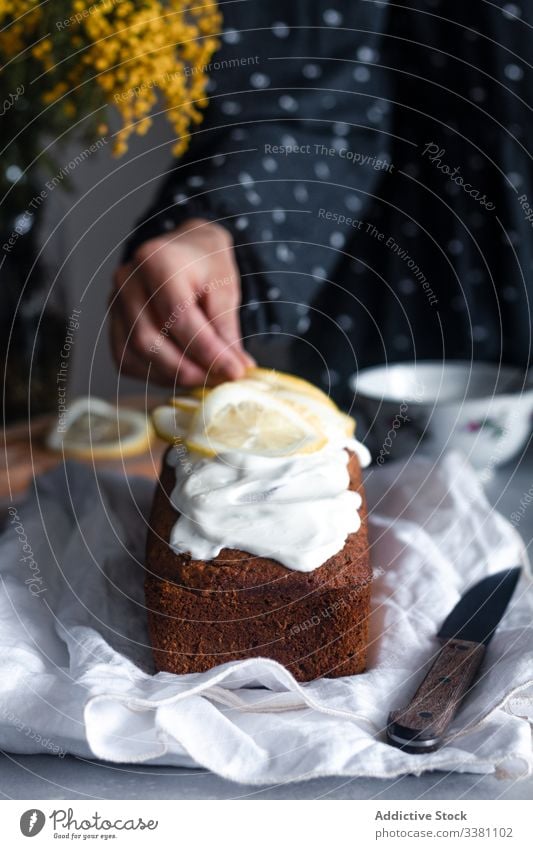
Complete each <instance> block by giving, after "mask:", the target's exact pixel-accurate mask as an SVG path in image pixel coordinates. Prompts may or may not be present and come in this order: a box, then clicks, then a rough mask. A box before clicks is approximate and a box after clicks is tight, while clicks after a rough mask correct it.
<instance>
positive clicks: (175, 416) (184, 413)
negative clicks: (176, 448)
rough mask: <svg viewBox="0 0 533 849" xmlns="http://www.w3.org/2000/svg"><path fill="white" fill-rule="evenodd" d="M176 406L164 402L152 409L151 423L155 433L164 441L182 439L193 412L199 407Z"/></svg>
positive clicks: (186, 431) (198, 405)
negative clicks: (185, 407)
mask: <svg viewBox="0 0 533 849" xmlns="http://www.w3.org/2000/svg"><path fill="white" fill-rule="evenodd" d="M199 407H200V404H197V405H196V406H195V408H194V409H191V408H187V409H184V408H183V407H181V406H180V407H178V406H177V405H176V404H174V403H171V404H165V405H162V406H161V407H156V408H155V410H152V424H153V426H154V430H155V432H156V433H157V435H158V436H159V437H160V438H161V439H164V440H165V442H176V441H177V440H181V439H183V438H184V437H185V436H186V435H187V433H188V431H189V427H190V425H191V422H192V420H193V418H194V414H195V412H196V411H197V410H198V409H199Z"/></svg>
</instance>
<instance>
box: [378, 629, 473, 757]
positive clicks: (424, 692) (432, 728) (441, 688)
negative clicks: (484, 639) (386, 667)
mask: <svg viewBox="0 0 533 849" xmlns="http://www.w3.org/2000/svg"><path fill="white" fill-rule="evenodd" d="M484 654H485V646H484V645H483V643H472V642H469V641H467V640H448V641H447V642H446V643H444V645H443V647H442V648H441V650H440V652H439V653H438V655H437V657H436V659H435V662H434V664H433V666H432V667H431V669H430V670H429V672H428V673H427V675H426V677H425V678H424V680H423V681H422V683H421V684H420V686H419V688H418V690H417V691H416V693H415V695H414V696H413V698H412V700H411V702H410V703H409V704H408V705H407V707H405V708H402V709H401V710H394V711H391V713H390V714H389V724H388V726H387V737H388V740H389V742H390V743H392V744H393V745H395V746H399V747H400V748H402V749H404V750H405V751H407V752H411V753H413V754H414V753H416V754H421V753H423V752H433V751H435V749H438V748H439V746H440V745H441V744H442V738H443V735H444V732H445V730H446V728H447V727H448V725H449V724H450V722H451V721H452V719H453V717H454V716H455V714H456V713H457V710H458V708H459V705H460V703H461V699H462V698H463V696H464V695H465V694H466V692H467V691H468V688H469V686H470V684H471V683H472V680H473V679H474V677H475V675H476V672H477V670H478V669H479V665H480V663H481V661H482V660H483V655H484Z"/></svg>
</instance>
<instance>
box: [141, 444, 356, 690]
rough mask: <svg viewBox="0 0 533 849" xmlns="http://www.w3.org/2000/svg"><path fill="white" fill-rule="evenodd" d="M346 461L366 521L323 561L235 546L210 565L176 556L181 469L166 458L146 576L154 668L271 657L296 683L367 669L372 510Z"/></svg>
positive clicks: (199, 667)
mask: <svg viewBox="0 0 533 849" xmlns="http://www.w3.org/2000/svg"><path fill="white" fill-rule="evenodd" d="M169 450H170V449H169ZM347 462H348V470H349V473H350V489H353V490H357V491H359V492H360V493H361V495H362V499H363V504H362V506H361V508H360V510H359V514H360V517H361V527H360V529H359V530H358V531H357V533H354V534H350V535H349V536H348V538H347V540H346V543H345V545H344V548H343V549H342V550H341V551H339V552H338V553H337V554H336V555H335V556H334V557H331V558H330V559H329V560H327V561H326V562H325V563H324V564H323V565H322V566H320V567H318V568H317V569H315V570H313V571H311V572H297V571H293V570H291V569H287V568H286V567H285V566H283V565H282V564H280V563H278V562H277V561H275V560H272V559H270V558H265V557H257V556H255V555H251V554H249V553H247V552H243V551H238V550H235V549H227V548H226V549H223V550H222V551H221V552H220V554H219V555H218V556H217V557H215V558H214V559H213V560H210V561H207V562H206V561H203V560H193V559H192V558H191V557H190V556H189V555H186V554H176V553H175V552H173V551H172V549H171V548H170V547H169V545H168V540H169V538H170V532H171V530H172V527H173V526H174V524H175V522H176V521H177V518H178V515H179V514H178V513H177V512H176V510H175V509H174V507H173V506H172V504H171V502H170V498H169V496H170V494H171V492H172V489H173V487H174V483H175V471H174V469H173V468H172V467H170V466H168V465H167V463H166V462H165V458H164V459H163V469H162V472H161V478H160V481H159V484H158V487H157V490H156V493H155V497H154V502H153V507H152V513H151V517H150V530H149V534H148V541H147V553H146V579H145V594H146V607H147V613H148V628H149V634H150V640H151V643H152V648H153V654H154V661H155V665H156V668H157V669H158V670H160V671H167V672H174V673H178V674H183V673H190V672H204V671H206V670H207V669H211V668H212V667H213V666H217V665H218V664H221V663H226V662H228V661H231V660H242V659H243V658H248V657H269V658H273V659H274V660H277V661H278V662H279V663H281V664H283V665H284V666H286V667H287V668H288V669H289V670H290V671H291V672H292V674H293V675H294V676H295V678H296V679H297V680H299V681H310V680H313V679H315V678H320V677H338V676H341V675H355V674H357V673H359V672H363V671H364V669H365V664H366V647H367V641H368V614H369V606H370V590H371V580H372V573H371V568H370V558H369V547H368V533H367V507H366V502H365V496H364V491H363V487H362V476H361V467H360V464H359V460H358V458H357V456H356V455H355V454H352V455H350V457H349V458H348V456H347Z"/></svg>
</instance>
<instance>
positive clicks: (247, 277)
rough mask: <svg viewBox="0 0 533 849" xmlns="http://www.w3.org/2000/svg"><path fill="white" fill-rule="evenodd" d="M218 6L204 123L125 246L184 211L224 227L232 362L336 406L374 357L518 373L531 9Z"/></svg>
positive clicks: (524, 353) (170, 224)
mask: <svg viewBox="0 0 533 849" xmlns="http://www.w3.org/2000/svg"><path fill="white" fill-rule="evenodd" d="M221 10H222V12H223V15H224V33H223V38H222V48H221V50H220V51H219V52H218V53H217V54H216V55H215V57H214V58H213V63H212V67H211V69H210V85H209V89H210V103H209V107H208V109H207V111H206V114H205V120H204V122H203V123H202V124H201V126H200V127H199V128H198V129H197V130H196V131H195V133H194V136H193V141H192V144H191V147H190V149H189V151H188V153H187V154H186V156H185V157H184V158H183V159H182V160H180V161H179V162H176V163H174V166H173V167H172V168H171V169H170V170H169V173H168V176H167V179H166V181H165V183H164V185H163V187H162V189H161V191H160V192H159V194H158V197H157V199H156V202H155V204H154V206H153V208H152V209H151V210H150V211H149V212H148V214H147V215H146V216H145V217H144V218H143V221H142V222H141V223H140V224H139V227H138V228H137V230H136V232H135V235H134V237H133V239H132V240H131V243H130V248H129V249H130V250H131V249H132V248H133V246H134V245H136V244H138V243H140V242H141V241H144V240H145V239H147V238H150V237H151V236H153V235H155V234H157V233H160V232H162V231H164V230H169V229H172V228H174V227H175V226H176V225H178V224H180V223H182V222H183V221H184V220H185V219H187V218H189V217H191V216H198V215H200V216H204V217H208V218H210V219H212V220H216V221H218V222H219V223H220V224H222V225H223V226H225V227H227V228H228V229H229V230H231V232H232V234H233V237H234V240H235V245H236V254H237V259H238V262H239V267H240V270H241V275H242V284H243V291H244V304H243V308H242V325H243V331H244V334H245V336H246V337H247V339H248V342H247V344H248V345H249V347H250V349H251V350H252V351H253V352H254V353H255V352H257V351H258V350H259V351H260V355H261V359H262V361H263V363H264V364H269V363H268V360H269V359H271V360H272V363H271V364H278V365H279V364H280V362H279V351H280V350H282V351H283V362H282V365H284V366H285V368H286V369H287V370H293V371H295V372H298V373H301V374H304V375H305V376H307V377H309V378H311V379H313V380H317V381H321V382H322V383H323V385H324V386H325V387H326V388H328V389H329V390H330V391H331V392H332V394H333V396H334V397H336V398H337V400H338V401H340V402H341V403H345V404H349V403H350V400H351V399H350V398H349V397H348V396H349V390H348V389H347V386H348V381H347V378H348V377H349V376H350V375H352V374H354V373H355V372H356V371H357V370H358V369H361V368H363V367H365V366H368V365H371V364H375V363H382V362H396V361H400V360H408V359H409V360H410V359H413V358H414V357H416V358H421V359H428V358H436V359H439V360H441V359H442V358H446V359H457V358H464V359H468V360H470V359H472V358H474V359H485V360H491V361H500V360H502V361H504V362H507V363H514V364H521V365H524V366H526V365H527V364H528V362H529V358H530V346H531V322H530V314H529V292H530V291H531V272H532V260H533V257H532V250H531V248H532V235H533V231H532V227H533V212H532V210H533V184H532V172H531V156H530V153H529V152H528V141H529V138H530V137H531V128H532V124H531V97H530V95H531V81H532V73H533V72H532V70H531V68H530V65H529V64H528V62H529V59H530V44H531V35H530V33H531V25H532V23H533V13H532V10H531V7H530V5H529V4H527V3H526V2H525V0H524V2H522V3H502V2H495V3H490V4H489V3H485V2H475V3H461V4H458V3H454V4H447V3H444V2H442V3H440V2H437V0H434V2H430V0H426V2H422V0H417V2H414V3H410V4H409V8H399V7H397V6H396V7H395V6H394V5H392V4H389V3H387V2H370V0H369V1H368V2H367V0H365V2H353V0H344V2H335V3H334V2H331V0H329V1H328V0H326V2H321V0H308V1H307V2H305V0H296V2H292V3H287V2H284V3H282V2H278V0H274V2H272V0H269V2H268V3H264V2H260V0H244V2H235V3H222V4H221ZM269 351H270V352H272V353H271V354H269ZM276 351H277V352H278V353H277V354H276ZM276 356H277V357H278V361H276V362H275V360H276Z"/></svg>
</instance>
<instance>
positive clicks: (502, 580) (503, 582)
mask: <svg viewBox="0 0 533 849" xmlns="http://www.w3.org/2000/svg"><path fill="white" fill-rule="evenodd" d="M520 571H521V570H520V567H519V566H517V567H516V568H514V569H507V570H506V571H504V572H497V573H496V574H495V575H489V576H488V578H483V580H481V581H478V583H477V584H474V586H473V587H470V589H469V590H467V592H466V593H465V594H464V595H463V596H462V597H461V598H460V599H459V601H458V602H457V604H456V605H455V607H454V608H453V610H452V611H451V613H449V614H448V616H447V617H446V619H445V620H444V622H443V623H442V625H441V627H440V630H439V632H438V634H437V637H438V638H439V639H441V640H451V639H453V638H456V639H458V640H471V641H472V642H474V643H484V645H486V646H487V645H488V644H489V642H490V640H491V638H492V636H493V634H494V631H495V630H496V628H497V627H498V625H499V624H500V619H501V618H502V616H503V614H504V613H505V610H506V608H507V605H508V604H509V601H510V600H511V596H512V594H513V593H514V591H515V587H516V584H517V581H518V578H519V577H520Z"/></svg>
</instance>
